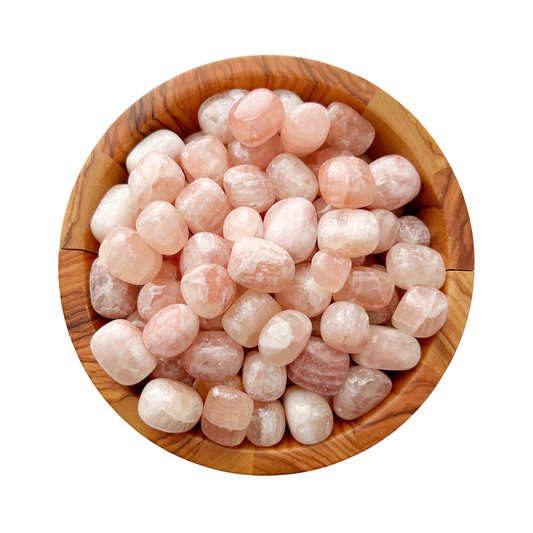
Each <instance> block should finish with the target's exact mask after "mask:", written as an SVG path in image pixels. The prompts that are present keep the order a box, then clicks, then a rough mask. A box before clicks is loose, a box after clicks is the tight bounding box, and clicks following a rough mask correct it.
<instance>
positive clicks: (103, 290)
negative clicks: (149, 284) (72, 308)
mask: <svg viewBox="0 0 533 533" xmlns="http://www.w3.org/2000/svg"><path fill="white" fill-rule="evenodd" d="M138 290H139V288H138V287H137V286H135V285H131V284H130V283H126V282H125V281H122V280H121V279H119V278H117V277H116V276H113V274H111V272H109V271H108V270H107V269H106V268H104V266H103V265H102V261H101V260H100V259H99V258H98V257H97V258H96V259H95V260H94V261H93V264H92V265H91V273H90V274H89V294H90V297H91V305H92V306H93V309H94V310H95V311H96V312H97V313H98V314H99V315H101V316H105V317H106V318H126V317H127V316H129V315H130V314H131V313H133V311H135V307H136V306H137V293H138Z"/></svg>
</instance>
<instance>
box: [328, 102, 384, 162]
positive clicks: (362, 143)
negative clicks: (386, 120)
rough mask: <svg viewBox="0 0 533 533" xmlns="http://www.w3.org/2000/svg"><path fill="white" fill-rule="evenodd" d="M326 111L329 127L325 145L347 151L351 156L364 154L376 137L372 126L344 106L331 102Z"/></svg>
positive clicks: (355, 112)
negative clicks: (329, 121)
mask: <svg viewBox="0 0 533 533" xmlns="http://www.w3.org/2000/svg"><path fill="white" fill-rule="evenodd" d="M327 109H328V114H329V118H330V119H331V126H330V128H329V133H328V137H327V139H326V145H327V146H331V147H333V148H340V149H343V150H349V151H350V152H351V153H352V154H353V155H361V154H363V153H364V152H366V151H367V150H368V148H370V145H371V144H372V142H373V141H374V137H375V135H376V132H375V130H374V127H373V126H372V124H370V122H368V120H367V119H366V118H364V117H363V116H361V115H360V114H359V113H358V112H357V111H355V110H354V109H352V108H351V107H349V106H347V105H346V104H342V103H340V102H333V103H331V104H329V106H328V107H327Z"/></svg>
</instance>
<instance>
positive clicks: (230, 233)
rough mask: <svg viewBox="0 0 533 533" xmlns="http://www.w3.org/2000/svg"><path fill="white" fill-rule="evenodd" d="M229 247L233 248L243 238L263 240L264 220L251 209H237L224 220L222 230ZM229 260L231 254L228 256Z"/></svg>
mask: <svg viewBox="0 0 533 533" xmlns="http://www.w3.org/2000/svg"><path fill="white" fill-rule="evenodd" d="M222 232H223V235H224V239H225V240H226V242H227V244H228V246H230V247H233V244H234V243H235V241H236V240H238V239H242V238H243V237H256V238H258V239H262V238H263V219H262V218H261V215H260V214H259V213H258V212H257V211H256V210H255V209H252V208H251V207H245V206H243V207H237V209H234V210H233V211H231V212H230V213H229V214H228V216H227V217H226V219H225V220H224V226H223V228H222ZM228 260H229V254H228Z"/></svg>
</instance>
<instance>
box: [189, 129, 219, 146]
mask: <svg viewBox="0 0 533 533" xmlns="http://www.w3.org/2000/svg"><path fill="white" fill-rule="evenodd" d="M204 135H207V133H204V132H203V131H195V132H194V133H191V134H190V135H187V137H185V139H183V142H184V143H185V144H189V143H190V142H191V141H194V140H195V139H198V138H199V137H203V136H204ZM215 137H216V135H215Z"/></svg>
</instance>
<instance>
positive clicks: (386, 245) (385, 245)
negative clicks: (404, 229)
mask: <svg viewBox="0 0 533 533" xmlns="http://www.w3.org/2000/svg"><path fill="white" fill-rule="evenodd" d="M371 213H372V214H373V215H374V216H375V217H376V218H377V220H378V224H379V241H378V244H377V246H376V248H375V250H374V253H375V254H380V253H382V252H386V251H387V250H389V249H390V248H391V247H392V246H393V245H394V244H395V243H396V239H397V238H398V231H399V230H400V221H399V219H398V217H397V216H396V215H395V214H394V213H391V212H390V211H388V210H387V209H372V211H371Z"/></svg>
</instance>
